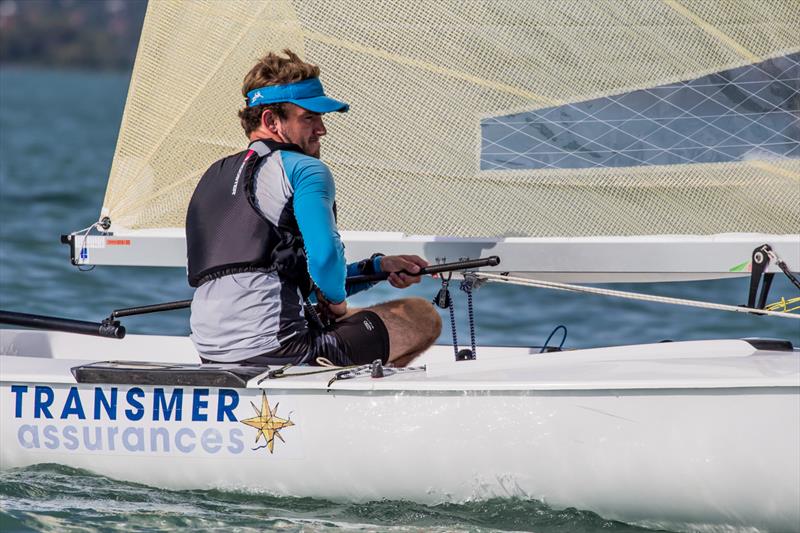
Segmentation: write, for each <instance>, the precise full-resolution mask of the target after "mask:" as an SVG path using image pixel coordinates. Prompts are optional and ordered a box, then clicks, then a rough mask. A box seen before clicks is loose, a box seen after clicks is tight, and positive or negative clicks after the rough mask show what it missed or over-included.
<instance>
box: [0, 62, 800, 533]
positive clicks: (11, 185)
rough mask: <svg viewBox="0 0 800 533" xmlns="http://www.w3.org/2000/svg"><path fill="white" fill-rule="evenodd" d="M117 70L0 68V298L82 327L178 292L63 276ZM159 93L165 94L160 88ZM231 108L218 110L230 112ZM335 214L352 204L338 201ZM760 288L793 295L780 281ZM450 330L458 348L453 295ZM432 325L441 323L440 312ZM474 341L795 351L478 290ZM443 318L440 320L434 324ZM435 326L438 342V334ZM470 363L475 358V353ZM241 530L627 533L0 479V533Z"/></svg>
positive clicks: (160, 281)
mask: <svg viewBox="0 0 800 533" xmlns="http://www.w3.org/2000/svg"><path fill="white" fill-rule="evenodd" d="M127 83H128V79H127V77H126V76H124V75H114V74H97V73H80V72H69V73H67V72H57V71H29V70H18V69H14V70H10V69H0V307H2V308H3V309H7V310H14V311H21V312H28V313H42V314H51V315H56V316H64V317H69V318H76V319H82V320H92V321H97V320H100V319H102V318H103V317H105V316H107V315H108V314H109V312H110V311H111V310H112V309H117V308H121V307H129V306H133V305H140V304H147V303H155V302H162V301H169V300H178V299H185V298H189V297H191V291H190V289H189V287H188V286H187V284H186V281H185V278H184V273H183V271H182V270H181V269H166V268H147V269H141V268H123V267H117V268H97V269H95V270H93V271H91V272H78V271H77V270H76V269H75V268H74V267H73V266H71V265H70V263H69V260H68V249H67V247H66V246H64V245H62V244H60V243H59V236H60V235H61V234H62V233H68V232H70V231H74V230H77V229H80V228H84V227H86V226H88V225H89V224H91V223H92V222H93V221H95V220H96V219H97V214H98V212H99V210H100V206H101V204H102V198H103V194H104V191H105V179H106V176H107V174H108V171H109V169H110V166H111V158H112V155H113V151H114V144H115V142H116V133H117V129H118V127H119V122H120V118H121V115H122V107H123V104H124V100H125V93H126V90H127ZM164 97H165V98H170V97H171V96H170V95H165V96H164ZM235 119H236V117H231V120H235ZM339 208H340V209H348V208H350V209H354V208H356V207H355V206H347V205H340V206H339ZM747 284H748V281H747V279H745V278H742V279H737V280H726V281H717V282H693V283H682V284H661V285H650V284H638V285H634V284H623V285H615V286H614V287H615V288H620V289H622V290H633V291H638V292H646V293H653V294H662V295H667V296H676V297H681V298H690V299H701V300H709V301H714V302H721V303H729V304H741V303H744V301H745V300H746V297H747ZM436 289H437V284H436V283H435V282H434V281H432V280H429V281H426V282H424V283H422V284H420V285H419V286H417V287H415V288H413V290H410V291H405V292H403V293H401V292H400V291H396V290H395V289H392V288H390V287H376V288H375V289H373V290H371V291H369V292H367V293H364V294H362V295H359V296H357V297H356V298H354V299H353V302H352V304H353V305H368V304H370V303H374V302H377V301H381V300H386V299H390V298H393V297H397V296H400V295H401V294H402V295H408V294H409V293H413V294H416V295H421V296H425V297H432V296H433V294H434V293H435V292H436ZM772 295H773V296H774V297H776V298H777V297H779V296H781V295H784V296H793V295H795V291H794V289H793V287H792V286H791V285H790V284H789V283H788V282H787V281H786V280H785V279H783V278H777V277H776V280H775V283H774V284H773V289H772ZM456 305H457V307H458V310H459V319H460V322H461V324H460V327H459V336H460V338H461V340H462V342H464V341H467V339H468V337H467V329H466V324H465V323H464V322H465V321H464V320H463V319H464V317H465V315H466V310H465V305H464V298H463V296H461V295H457V298H456ZM445 318H446V317H445ZM476 320H477V336H478V341H479V344H500V345H523V346H524V345H541V344H542V343H543V341H544V339H545V338H546V337H547V335H548V334H549V333H550V331H551V330H552V329H553V327H555V326H556V325H558V324H564V325H566V326H567V328H568V330H569V335H568V338H567V341H566V346H568V347H589V346H601V345H614V344H632V343H639V342H653V341H658V340H662V339H674V340H686V339H711V338H721V337H734V338H735V337H746V336H761V337H781V338H786V339H789V340H791V341H792V342H793V343H795V344H800V327H798V326H797V324H796V323H794V321H791V322H792V323H790V322H789V321H787V320H779V319H768V318H764V317H754V316H748V315H739V314H737V315H734V314H730V313H721V312H714V311H704V310H697V309H689V308H682V307H673V306H665V305H661V304H647V303H643V302H634V301H628V300H614V299H609V298H605V297H598V296H588V295H577V294H570V293H559V292H550V291H544V290H538V289H516V288H513V287H509V286H495V285H489V286H486V287H484V288H482V289H480V291H479V292H478V293H477V297H476ZM445 323H447V320H445ZM125 325H126V327H127V328H128V331H129V332H130V333H160V334H186V333H188V315H187V313H186V312H180V311H174V312H170V313H164V314H161V316H155V315H145V316H142V317H134V318H130V319H128V320H126V321H125ZM449 340H450V332H449V331H448V330H445V331H444V332H443V334H442V338H441V339H440V342H442V343H448V342H449ZM478 355H479V356H480V352H479V354H478ZM31 528H32V529H36V530H48V531H87V530H109V531H111V530H123V529H124V530H138V531H151V530H165V531H166V530H172V529H175V528H192V529H197V530H218V531H222V530H225V531H228V530H236V531H250V530H253V531H255V530H259V531H260V530H265V529H266V530H281V531H283V530H286V531H329V530H334V529H340V528H343V529H354V530H361V531H374V530H381V531H383V530H389V531H431V530H432V531H491V530H524V531H538V532H571V531H576V532H580V531H587V532H588V531H599V530H603V531H614V532H627V531H642V530H641V529H638V528H635V527H633V526H628V525H626V524H621V523H618V522H612V521H607V520H604V519H603V518H601V517H598V516H597V515H595V514H593V513H590V512H586V511H580V510H574V509H568V510H554V509H551V508H549V507H547V506H546V505H544V504H542V503H538V502H529V501H519V500H492V501H488V502H476V503H468V504H463V505H455V504H447V505H440V506H425V505H419V504H414V503H408V502H373V503H368V504H357V505H356V504H339V503H332V502H327V501H321V500H312V499H294V498H275V497H269V496H265V495H253V494H238V493H226V492H216V491H188V492H187V491H181V492H172V491H164V490H159V489H155V488H150V487H145V486H141V485H135V484H130V483H122V482H118V481H114V480H110V479H107V478H104V477H100V476H95V475H93V474H91V473H88V472H84V471H80V470H74V469H68V468H64V467H60V466H54V465H46V466H38V467H33V468H27V469H22V470H13V471H4V472H2V473H0V530H2V531H13V530H26V529H31Z"/></svg>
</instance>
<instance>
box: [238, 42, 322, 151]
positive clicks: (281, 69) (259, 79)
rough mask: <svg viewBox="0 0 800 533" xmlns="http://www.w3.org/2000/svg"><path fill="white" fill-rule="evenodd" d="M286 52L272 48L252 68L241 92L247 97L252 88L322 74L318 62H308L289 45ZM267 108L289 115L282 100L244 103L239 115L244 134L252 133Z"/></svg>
mask: <svg viewBox="0 0 800 533" xmlns="http://www.w3.org/2000/svg"><path fill="white" fill-rule="evenodd" d="M283 53H284V54H285V55H286V57H283V56H280V55H278V54H276V53H274V52H270V53H268V54H267V55H265V56H264V57H262V58H261V59H260V60H259V61H258V63H256V65H255V66H254V67H253V68H251V69H250V72H248V73H247V75H246V76H245V77H244V83H243V84H242V96H244V97H245V99H247V93H249V92H250V91H252V90H253V89H258V88H260V87H267V86H269V85H282V84H285V83H294V82H297V81H303V80H306V79H308V78H317V77H319V67H318V66H317V65H312V64H311V63H306V62H305V61H303V60H302V59H300V56H298V55H297V54H295V53H294V52H292V51H291V50H289V49H288V48H286V49H284V50H283ZM265 109H271V110H272V112H273V113H275V114H276V115H277V116H278V117H280V118H286V110H285V108H284V105H283V104H282V103H277V104H263V105H257V106H255V107H247V106H246V105H245V107H244V109H241V110H240V111H239V119H240V120H241V122H242V128H244V133H245V135H247V136H250V134H251V133H252V132H253V131H255V130H257V129H258V127H259V125H260V124H261V115H262V114H263V113H264V110H265Z"/></svg>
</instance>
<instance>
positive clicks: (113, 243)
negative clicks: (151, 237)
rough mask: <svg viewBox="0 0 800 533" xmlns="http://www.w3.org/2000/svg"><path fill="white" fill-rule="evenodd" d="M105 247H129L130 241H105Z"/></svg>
mask: <svg viewBox="0 0 800 533" xmlns="http://www.w3.org/2000/svg"><path fill="white" fill-rule="evenodd" d="M106 245H108V246H130V245H131V240H130V239H106Z"/></svg>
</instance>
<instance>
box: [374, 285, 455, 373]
mask: <svg viewBox="0 0 800 533" xmlns="http://www.w3.org/2000/svg"><path fill="white" fill-rule="evenodd" d="M367 309H369V310H370V311H372V312H374V313H376V314H377V315H378V316H379V317H381V320H382V321H383V323H384V324H386V329H387V330H388V331H389V362H390V363H392V364H394V365H395V366H406V365H407V364H409V363H410V362H411V361H412V360H413V359H414V358H415V357H417V356H418V355H419V354H421V353H422V352H424V351H425V350H427V349H428V348H430V346H431V345H432V344H433V343H434V342H435V341H436V339H437V338H438V337H439V333H441V331H442V319H441V318H440V317H439V313H437V312H436V309H434V307H433V305H431V303H430V302H428V301H427V300H424V299H422V298H403V299H400V300H392V301H391V302H386V303H382V304H378V305H374V306H371V307H368V308H367Z"/></svg>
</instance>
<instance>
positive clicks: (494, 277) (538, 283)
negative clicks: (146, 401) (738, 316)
mask: <svg viewBox="0 0 800 533" xmlns="http://www.w3.org/2000/svg"><path fill="white" fill-rule="evenodd" d="M476 275H477V276H478V277H479V278H482V279H485V280H487V281H494V282H497V283H508V284H511V285H524V286H527V287H538V288H540V289H555V290H559V291H569V292H585V293H589V294H600V295H603V296H614V297H616V298H627V299H629V300H641V301H644V302H658V303H664V304H672V305H685V306H688V307H699V308H702V309H716V310H717V311H732V312H734V313H754V314H759V315H769V316H777V317H781V318H794V319H800V314H798V313H785V312H781V311H767V310H765V309H754V308H752V307H739V306H737V305H726V304H716V303H712V302H700V301H697V300H684V299H683V298H670V297H667V296H654V295H651V294H639V293H636V292H625V291H615V290H611V289H599V288H596V287H586V286H584V285H571V284H569V283H558V282H555V281H542V280H536V279H527V278H517V277H513V276H502V275H500V274H490V273H488V272H478V273H477V274H476Z"/></svg>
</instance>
